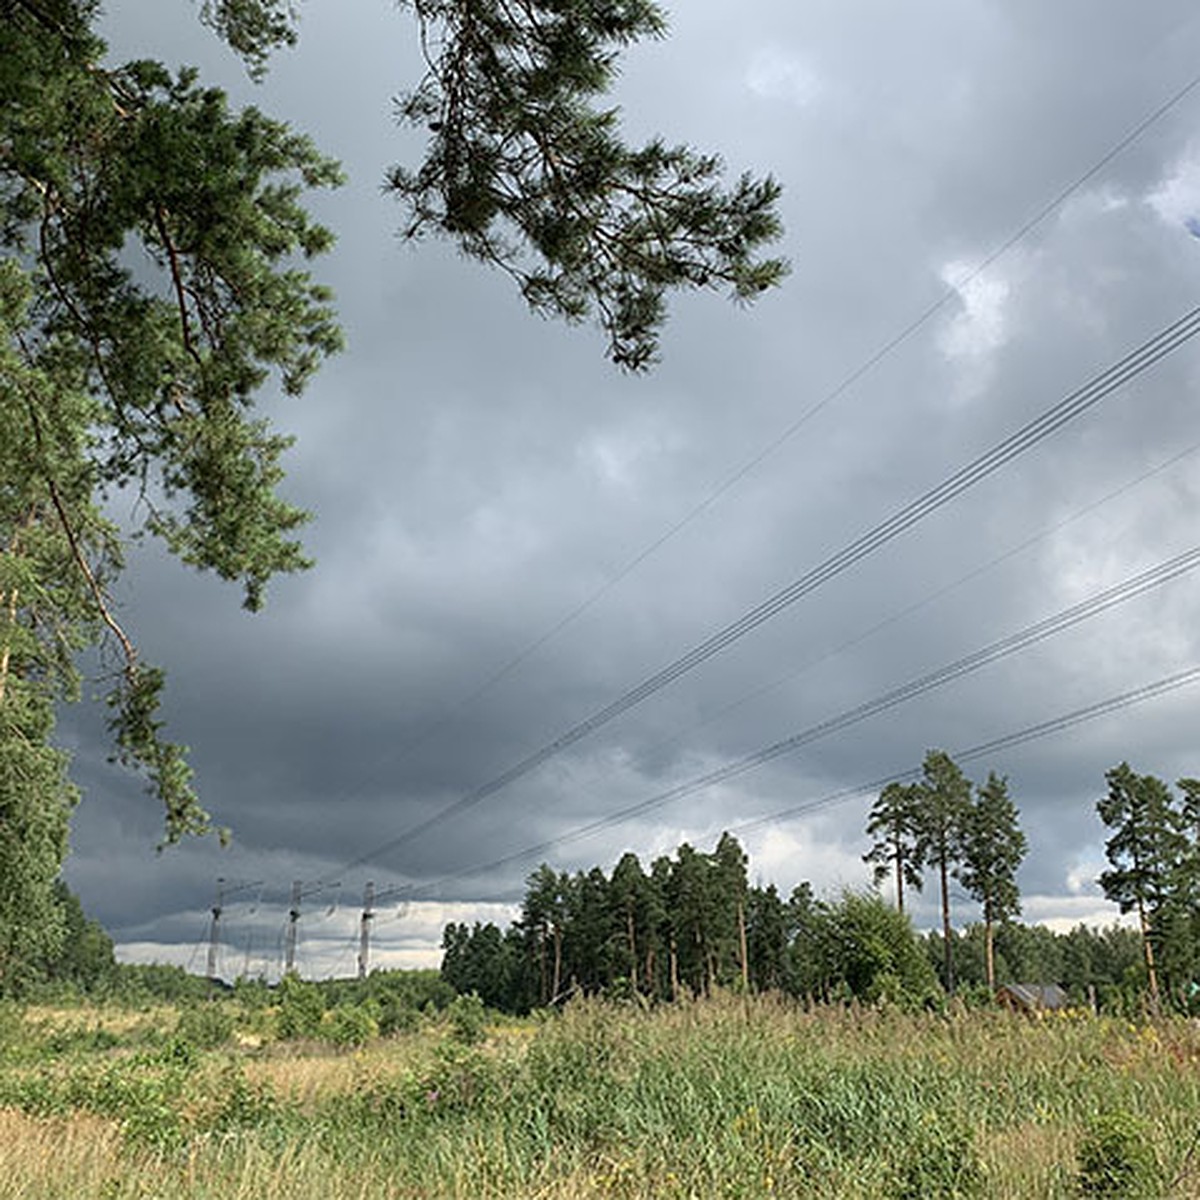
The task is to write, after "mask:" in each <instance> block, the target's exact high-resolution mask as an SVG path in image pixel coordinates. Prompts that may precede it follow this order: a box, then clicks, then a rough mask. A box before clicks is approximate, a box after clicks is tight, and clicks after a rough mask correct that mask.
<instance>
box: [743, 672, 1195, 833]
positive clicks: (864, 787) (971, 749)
mask: <svg viewBox="0 0 1200 1200" xmlns="http://www.w3.org/2000/svg"><path fill="white" fill-rule="evenodd" d="M1197 681H1200V664H1197V665H1195V666H1192V667H1188V668H1187V669H1186V670H1184V671H1178V672H1176V673H1175V674H1173V675H1167V676H1164V677H1163V678H1161V679H1156V680H1154V681H1153V682H1151V683H1146V684H1143V685H1142V686H1141V687H1137V688H1133V689H1131V690H1130V691H1128V692H1121V693H1119V694H1118V695H1116V696H1108V697H1106V698H1105V699H1103V700H1098V701H1096V702H1095V703H1094V704H1088V705H1085V706H1084V707H1083V708H1077V709H1073V710H1072V711H1071V712H1067V713H1060V714H1059V715H1058V716H1056V717H1051V718H1049V719H1048V720H1045V721H1040V722H1038V723H1037V724H1036V725H1027V726H1025V728H1023V729H1018V730H1015V731H1013V732H1012V733H1006V734H1002V735H1001V736H1000V737H997V738H992V739H991V740H990V741H987V742H979V743H977V744H976V745H974V746H968V747H966V748H964V749H960V750H953V751H951V752H950V757H951V758H953V759H954V761H955V762H958V763H972V762H975V761H976V760H977V759H980V758H986V757H988V756H989V755H992V754H996V753H999V752H1000V751H1002V750H1010V749H1012V748H1013V747H1014V746H1023V745H1025V744H1026V743H1027V742H1032V741H1036V740H1037V739H1038V738H1043V737H1049V736H1051V735H1053V734H1056V733H1062V732H1063V731H1065V730H1067V729H1073V728H1075V726H1077V725H1082V724H1084V723H1085V722H1086V721H1093V720H1095V719H1096V718H1097V717H1104V716H1108V715H1109V714H1110V713H1115V712H1121V711H1122V710H1124V709H1126V708H1132V707H1133V706H1134V705H1135V704H1142V703H1144V702H1145V701H1147V700H1154V699H1157V698H1158V697H1159V696H1165V695H1168V694H1169V693H1171V692H1175V691H1178V690H1179V689H1180V688H1183V687H1187V686H1188V685H1189V684H1192V683H1196V682H1197ZM920 774H921V768H920V767H908V768H905V769H903V770H900V771H894V772H892V773H891V774H888V775H881V776H880V777H879V778H877V779H874V780H871V781H870V782H869V783H862V784H858V785H856V786H854V787H847V788H839V789H838V790H837V791H836V792H830V793H828V794H827V795H825V796H821V797H818V798H817V799H815V800H809V801H806V802H804V803H802V804H795V805H791V806H790V807H788V808H783V809H779V810H778V811H777V812H773V813H768V814H767V815H765V816H761V817H754V818H753V819H751V820H749V821H743V822H741V823H740V824H737V825H731V826H730V828H729V832H730V833H733V834H738V833H748V832H749V831H750V830H752V829H758V828H761V827H762V826H764V825H770V824H773V823H774V822H776V821H786V820H790V819H792V818H793V817H798V816H803V815H805V814H806V813H810V812H815V811H816V810H817V809H821V808H828V807H829V806H830V805H833V804H837V803H839V802H841V801H843V800H850V799H853V798H854V797H856V796H868V795H871V794H872V793H874V792H877V791H879V790H880V788H882V787H885V786H886V785H887V784H889V783H892V782H902V781H903V780H906V779H916V778H917V777H918V776H919V775H920Z"/></svg>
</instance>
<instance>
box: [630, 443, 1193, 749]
mask: <svg viewBox="0 0 1200 1200" xmlns="http://www.w3.org/2000/svg"><path fill="white" fill-rule="evenodd" d="M1197 451H1200V441H1198V442H1193V443H1192V444H1191V445H1189V446H1186V447H1185V448H1184V449H1183V450H1180V451H1178V452H1176V453H1175V454H1172V455H1171V456H1170V457H1169V458H1167V459H1164V460H1163V461H1161V462H1159V463H1157V464H1156V465H1155V466H1153V467H1151V468H1149V469H1148V470H1145V471H1142V472H1141V473H1140V474H1138V475H1137V476H1136V477H1135V478H1133V479H1130V480H1127V481H1126V482H1125V483H1123V484H1122V485H1121V486H1120V487H1117V488H1114V489H1112V490H1111V491H1108V492H1106V493H1105V494H1104V495H1103V496H1100V497H1098V498H1097V499H1096V500H1093V501H1091V502H1090V503H1089V504H1086V505H1085V506H1084V507H1083V508H1080V509H1077V510H1076V511H1074V512H1072V513H1070V514H1069V515H1068V516H1066V517H1063V518H1062V519H1061V520H1059V521H1056V522H1055V523H1054V524H1052V525H1049V526H1047V527H1046V528H1044V529H1040V530H1038V532H1037V533H1035V534H1033V535H1032V536H1030V537H1027V538H1025V539H1024V540H1022V541H1021V542H1018V543H1017V544H1016V545H1014V546H1011V547H1009V548H1008V549H1007V550H1005V551H1003V552H1002V553H1001V554H998V555H996V556H994V557H993V558H990V559H988V560H987V561H986V562H984V563H981V564H979V565H978V566H976V567H973V568H972V569H971V570H969V571H967V572H966V573H965V574H963V575H960V576H959V577H958V578H957V579H954V580H952V581H951V582H950V583H947V584H944V585H943V586H941V587H939V588H937V589H936V590H934V591H932V592H930V593H928V594H927V595H925V596H923V597H922V598H921V599H920V600H917V601H915V602H914V603H912V604H909V605H907V606H906V607H904V608H902V609H900V610H898V611H896V612H893V613H891V614H889V615H888V616H887V617H884V618H883V619H882V620H881V621H877V622H876V623H875V624H874V625H872V626H871V627H870V628H868V629H866V630H863V631H862V632H860V633H856V634H854V635H853V636H852V637H849V638H847V639H846V640H845V641H842V642H839V643H838V644H837V645H835V646H832V647H830V648H828V649H826V650H823V651H822V652H821V653H820V654H818V655H816V656H815V657H813V658H810V659H809V660H808V661H806V662H804V663H802V664H801V665H800V666H798V667H796V668H793V669H792V670H790V671H788V672H786V673H785V674H783V675H779V676H776V677H775V678H774V679H772V680H771V681H770V682H768V683H765V684H761V685H759V686H758V687H755V688H753V689H751V690H750V691H748V692H744V693H742V694H741V695H740V696H738V697H737V698H735V699H734V700H732V701H729V702H728V703H726V704H723V705H721V707H720V708H718V709H716V710H715V711H713V712H711V713H709V714H708V715H707V716H705V717H703V718H702V719H701V720H699V721H696V722H694V723H693V724H691V725H688V726H686V727H685V728H683V729H680V730H677V731H676V732H675V733H672V734H671V735H670V736H668V737H666V738H664V739H662V740H661V741H658V742H655V743H653V744H652V745H651V746H649V747H647V749H646V750H645V751H644V753H646V754H655V753H657V752H660V751H662V750H664V749H666V748H667V747H669V746H672V745H674V744H676V743H678V742H680V741H682V739H683V738H684V737H686V736H687V735H688V734H691V733H694V732H696V731H697V730H699V729H703V728H705V727H706V726H708V725H711V724H712V723H713V722H714V721H718V720H720V719H721V718H722V717H725V716H728V714H729V713H731V712H733V711H735V710H736V709H738V708H741V707H742V706H744V705H745V704H748V703H750V702H751V701H753V700H757V699H759V698H761V697H762V696H764V695H767V694H768V693H770V692H772V691H775V690H777V689H778V688H780V687H782V686H783V685H784V684H786V683H790V682H792V681H794V680H795V679H797V678H799V677H800V676H802V675H804V674H805V673H807V672H808V671H810V670H812V669H813V668H814V667H816V666H819V665H820V664H821V663H824V662H828V661H829V660H830V659H832V658H836V657H837V656H838V655H840V654H843V653H844V652H845V651H847V650H849V649H852V648H853V647H855V646H859V645H861V644H862V643H863V642H865V641H867V640H868V639H869V638H871V637H873V636H875V635H876V634H877V633H880V632H882V631H883V630H885V629H888V628H891V627H892V626H894V625H896V624H898V623H899V622H901V621H903V620H905V619H906V618H907V617H910V616H912V615H913V614H914V613H917V612H920V611H921V610H922V609H924V608H927V607H928V606H929V605H930V604H933V603H934V602H935V601H937V600H939V599H941V598H942V597H944V596H946V595H948V594H949V593H951V592H953V591H955V590H956V589H958V588H960V587H963V586H964V585H965V584H967V583H970V582H971V581H972V580H975V579H978V578H979V577H980V576H982V575H984V574H986V573H987V572H988V571H991V570H993V569H994V568H995V567H997V566H999V565H1000V564H1002V563H1004V562H1007V561H1008V560H1010V559H1012V558H1014V557H1016V556H1017V555H1018V554H1020V553H1022V552H1023V551H1025V550H1027V549H1029V548H1030V547H1031V546H1034V545H1036V544H1037V543H1038V542H1040V541H1043V540H1045V539H1046V538H1047V537H1049V536H1051V535H1052V534H1054V533H1057V532H1058V531H1060V530H1061V529H1063V528H1065V527H1066V526H1067V525H1069V524H1071V523H1072V522H1074V521H1077V520H1079V519H1080V518H1082V517H1084V516H1086V515H1087V514H1089V513H1091V512H1094V511H1095V510H1096V509H1098V508H1100V507H1102V506H1103V505H1105V504H1107V503H1108V502H1110V501H1111V500H1114V499H1116V498H1117V497H1119V496H1122V495H1124V494H1126V493H1127V492H1129V491H1130V490H1131V489H1133V488H1135V487H1137V486H1138V485H1139V484H1141V483H1144V482H1145V481H1146V480H1148V479H1151V478H1153V477H1154V476H1156V475H1158V474H1160V473H1161V472H1163V471H1165V470H1167V469H1168V468H1170V467H1172V466H1174V465H1175V464H1176V463H1179V462H1181V461H1182V460H1183V459H1185V458H1187V457H1188V456H1190V455H1193V454H1195V453H1196V452H1197Z"/></svg>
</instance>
